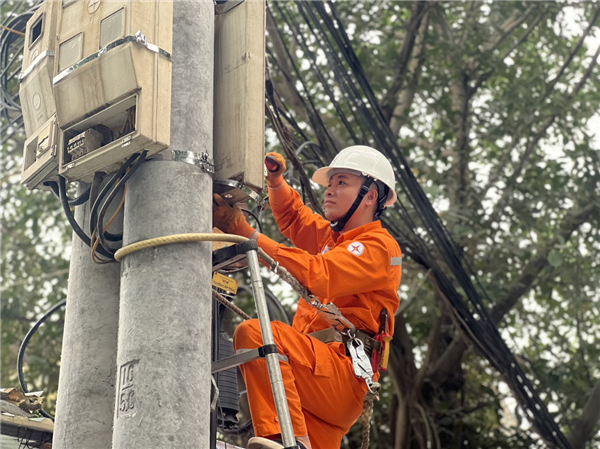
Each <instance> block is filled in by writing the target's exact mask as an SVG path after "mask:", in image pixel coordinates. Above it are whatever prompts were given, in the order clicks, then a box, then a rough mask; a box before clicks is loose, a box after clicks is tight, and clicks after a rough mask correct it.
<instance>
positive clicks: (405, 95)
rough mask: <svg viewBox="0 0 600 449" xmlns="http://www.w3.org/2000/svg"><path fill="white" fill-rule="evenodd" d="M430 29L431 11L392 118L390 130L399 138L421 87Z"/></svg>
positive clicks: (419, 36)
mask: <svg viewBox="0 0 600 449" xmlns="http://www.w3.org/2000/svg"><path fill="white" fill-rule="evenodd" d="M428 27H429V11H427V12H426V13H425V17H424V18H423V20H422V21H421V25H420V27H419V31H418V35H417V40H416V43H415V50H414V52H413V56H412V58H411V61H410V66H409V68H408V70H409V80H408V83H407V86H406V88H405V89H403V90H402V93H401V94H400V96H399V97H397V98H398V100H397V103H396V105H395V106H394V111H393V113H392V116H391V118H390V129H391V130H392V133H393V135H394V136H398V134H399V133H400V128H402V126H403V125H404V123H406V118H407V117H408V113H409V112H410V108H411V106H412V104H413V101H414V99H415V94H416V92H417V88H418V86H419V77H420V75H421V67H423V64H424V63H425V33H426V31H427V28H428Z"/></svg>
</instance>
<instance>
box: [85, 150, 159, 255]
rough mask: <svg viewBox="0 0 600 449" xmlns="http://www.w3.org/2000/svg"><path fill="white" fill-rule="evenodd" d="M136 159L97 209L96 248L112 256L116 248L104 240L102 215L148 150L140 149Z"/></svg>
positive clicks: (139, 164) (143, 159)
mask: <svg viewBox="0 0 600 449" xmlns="http://www.w3.org/2000/svg"><path fill="white" fill-rule="evenodd" d="M136 156H137V159H136V160H135V162H134V163H133V164H132V165H131V167H129V170H128V171H127V172H126V173H125V175H124V176H123V177H122V178H121V179H120V180H119V182H117V184H116V185H115V186H114V187H113V189H112V190H111V191H110V192H109V194H108V195H107V196H106V199H105V200H104V201H103V203H102V205H101V206H100V210H99V211H98V219H97V222H96V234H97V235H98V238H99V239H100V245H99V247H98V248H100V246H102V247H104V249H105V250H106V251H107V252H108V253H110V254H112V255H113V256H114V253H115V252H116V250H113V249H111V248H110V247H109V246H108V244H107V242H106V240H107V239H106V236H105V231H103V223H104V215H105V214H106V211H107V210H108V207H109V205H110V204H111V203H112V201H113V199H114V198H115V196H116V195H117V193H118V192H119V191H120V190H121V189H122V188H124V187H125V183H126V182H127V181H128V180H129V178H131V176H133V174H134V173H135V172H136V170H137V169H138V168H140V166H141V165H142V164H143V163H144V161H145V160H146V157H147V156H148V150H144V151H142V153H141V154H139V155H136Z"/></svg>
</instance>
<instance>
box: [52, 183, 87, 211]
mask: <svg viewBox="0 0 600 449" xmlns="http://www.w3.org/2000/svg"><path fill="white" fill-rule="evenodd" d="M44 185H45V186H47V187H50V189H51V190H52V193H54V196H55V197H56V198H58V199H59V200H60V193H59V190H58V184H57V183H56V182H52V181H50V182H48V181H47V182H44ZM91 189H92V188H91V187H88V188H87V189H86V190H85V192H83V193H82V194H81V195H79V196H78V197H76V198H73V199H71V198H67V202H68V203H69V206H70V207H75V206H81V205H82V204H83V203H85V202H86V201H87V200H89V199H90V191H91Z"/></svg>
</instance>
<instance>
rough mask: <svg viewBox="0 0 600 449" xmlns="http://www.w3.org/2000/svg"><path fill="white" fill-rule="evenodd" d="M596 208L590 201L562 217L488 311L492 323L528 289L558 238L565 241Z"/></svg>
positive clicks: (497, 320) (500, 317) (498, 320)
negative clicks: (546, 242) (548, 236)
mask: <svg viewBox="0 0 600 449" xmlns="http://www.w3.org/2000/svg"><path fill="white" fill-rule="evenodd" d="M598 209H600V206H599V204H598V203H595V202H592V203H589V204H588V205H587V206H585V207H584V208H582V209H580V210H578V211H576V212H570V213H568V214H567V216H566V217H565V218H564V219H563V222H562V225H561V227H560V229H559V230H558V231H557V232H556V237H555V238H553V239H552V240H551V241H550V242H548V244H546V245H545V246H544V247H542V248H540V250H539V251H538V254H537V255H536V256H535V257H534V258H533V259H531V260H530V261H529V263H528V264H527V266H526V267H525V268H524V269H523V271H521V275H520V276H519V277H518V278H517V279H516V280H515V281H514V282H513V283H512V284H511V285H510V287H509V288H508V293H507V294H506V295H505V296H504V298H502V299H501V300H500V301H498V302H497V303H496V305H495V306H494V308H493V309H492V311H491V312H490V315H491V317H492V320H493V321H494V323H496V324H497V323H499V322H500V320H502V318H503V317H504V315H506V313H508V311H509V310H510V309H512V307H513V306H514V305H515V304H516V303H517V301H518V300H519V299H520V298H521V297H522V296H523V295H524V294H525V293H526V292H527V291H528V290H529V288H530V287H531V285H532V284H533V282H534V281H535V279H536V278H537V277H538V276H539V274H540V272H541V271H542V270H543V269H544V268H545V267H546V266H547V265H548V254H549V253H550V251H551V250H552V249H553V248H554V247H555V245H556V243H557V242H559V240H560V238H562V239H563V241H565V242H566V241H568V240H569V239H570V238H571V236H572V234H573V232H575V231H576V230H577V228H579V226H581V225H582V224H583V223H585V222H586V221H588V219H589V218H590V216H592V214H593V213H594V211H597V210H598Z"/></svg>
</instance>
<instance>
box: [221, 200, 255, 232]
mask: <svg viewBox="0 0 600 449" xmlns="http://www.w3.org/2000/svg"><path fill="white" fill-rule="evenodd" d="M213 226H214V227H215V228H219V229H220V230H221V231H223V232H225V233H226V234H237V235H241V236H244V237H250V236H251V235H252V234H253V233H254V231H255V229H254V228H253V227H252V226H250V225H249V224H248V222H247V221H246V217H244V213H243V212H242V210H241V209H240V208H239V207H235V206H234V207H231V206H230V205H229V204H227V202H226V201H225V200H224V199H223V198H222V197H221V195H218V194H216V193H215V194H214V195H213Z"/></svg>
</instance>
